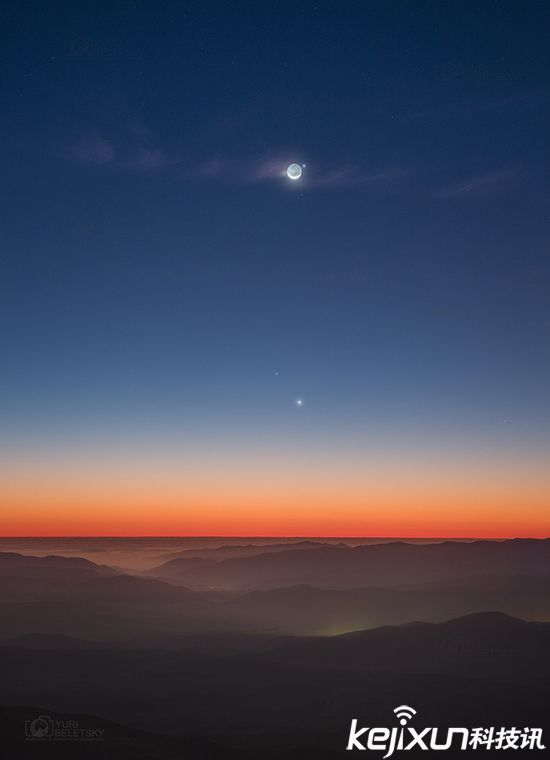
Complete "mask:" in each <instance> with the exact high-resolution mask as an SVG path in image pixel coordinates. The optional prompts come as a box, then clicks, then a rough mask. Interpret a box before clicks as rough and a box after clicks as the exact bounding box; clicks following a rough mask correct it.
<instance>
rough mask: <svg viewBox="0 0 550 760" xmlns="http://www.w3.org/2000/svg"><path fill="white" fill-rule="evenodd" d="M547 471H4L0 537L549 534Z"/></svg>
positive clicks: (549, 493)
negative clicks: (522, 474)
mask: <svg viewBox="0 0 550 760" xmlns="http://www.w3.org/2000/svg"><path fill="white" fill-rule="evenodd" d="M549 496H550V489H549V488H548V486H547V484H546V483H544V482H541V480H540V479H533V478H531V479H529V481H528V482H526V480H525V479H523V478H518V477H517V475H515V476H514V474H513V473H512V475H511V476H510V477H507V475H506V474H505V473H504V474H503V473H501V474H500V475H499V477H492V478H490V477H489V478H488V477H486V476H485V477H482V476H481V475H480V474H479V473H472V472H470V473H469V474H468V477H465V476H464V475H462V477H458V475H457V473H454V474H453V473H450V472H445V471H439V472H438V473H437V474H436V475H432V477H431V478H430V477H428V476H427V475H426V473H425V472H422V471H415V468H414V467H413V468H409V469H408V470H407V469H401V470H399V469H396V468H394V469H393V471H392V472H389V471H385V470H378V471H371V472H368V471H365V472H362V473H360V474H358V473H357V472H355V473H346V474H345V475H344V476H341V477H336V476H335V474H334V473H330V472H329V473H324V474H323V473H319V472H318V473H317V474H316V475H312V474H311V473H304V474H300V473H297V472H294V473H292V472H291V473H289V472H286V473H285V474H284V477H283V475H282V474H279V476H278V477H277V474H276V473H273V472H266V471H259V472H254V473H250V474H248V475H243V473H242V472H240V473H235V472H233V473H232V474H228V473H223V472H221V473H220V472H218V473H210V476H209V477H208V476H207V475H206V474H205V473H197V472H195V473H193V474H189V473H187V475H183V476H182V475H181V474H180V475H178V474H175V473H173V472H172V473H156V474H153V473H151V472H148V473H147V474H146V475H144V474H143V473H140V472H139V471H134V472H126V473H125V474H124V475H123V476H120V475H118V476H115V475H113V474H112V473H110V474H109V473H105V472H103V473H101V476H100V475H99V474H98V473H90V474H89V475H88V476H87V477H86V476H85V475H84V473H82V472H80V473H78V472H72V473H71V474H70V475H69V474H67V473H59V472H58V473H57V474H56V473H55V472H54V473H53V474H52V472H49V473H45V472H42V473H35V475H34V477H29V478H25V479H23V478H22V477H21V476H17V474H16V475H15V476H13V477H4V478H3V482H2V484H1V485H0V505H1V514H2V519H1V527H0V534H1V535H3V536H6V537H7V536H63V535H65V536H70V535H74V536H117V535H119V536H140V535H141V536H154V535H158V536H161V535H162V536H170V535H173V536H185V535H188V536H190V535H202V536H206V535H215V536H349V537H352V536H384V537H387V536H399V537H425V538H429V537H492V538H505V537H514V536H532V537H545V536H548V535H549V534H550V517H549V511H548V503H549Z"/></svg>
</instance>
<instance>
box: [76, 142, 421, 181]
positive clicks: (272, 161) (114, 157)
mask: <svg viewBox="0 0 550 760" xmlns="http://www.w3.org/2000/svg"><path fill="white" fill-rule="evenodd" d="M71 156H72V158H73V159H74V160H76V161H78V162H79V163H83V164H89V165H95V166H99V167H106V168H108V167H111V168H113V169H117V170H124V171H132V172H143V173H162V172H173V171H177V176H179V177H181V178H182V179H194V180H196V181H202V182H220V183H226V184H234V185H254V184H258V183H269V182H276V181H283V180H285V181H286V169H287V166H288V164H289V163H291V162H292V161H298V160H299V158H298V157H297V156H296V151H291V150H288V151H281V152H280V153H278V154H277V155H263V156H257V157H252V158H250V157H246V158H241V157H238V156H232V157H220V156H213V157H207V158H203V159H201V160H195V161H193V160H191V159H188V158H184V157H183V155H182V154H181V153H177V152H175V151H170V150H168V149H166V148H163V147H160V146H158V145H155V144H154V141H153V139H152V137H151V135H150V133H149V132H148V131H146V130H144V129H143V128H142V129H140V130H139V131H136V130H135V129H133V130H131V132H130V134H129V136H128V139H127V140H125V141H122V140H120V141H119V142H116V141H115V140H112V139H109V138H107V137H105V136H104V135H103V134H101V133H100V132H99V131H98V130H90V131H88V132H86V133H85V134H83V135H81V136H80V137H79V138H78V139H77V140H76V141H75V142H74V144H73V145H72V146H71ZM303 166H304V175H303V179H302V181H301V182H300V187H301V188H302V189H311V188H327V189H329V188H335V189H336V188H345V187H351V186H355V185H362V186H365V187H371V188H373V189H380V190H381V191H388V190H391V189H392V187H397V185H398V183H399V182H400V181H402V180H404V179H406V178H407V177H409V176H410V175H411V170H410V169H409V168H403V167H398V168H391V167H390V168H384V169H377V170H373V171H367V170H365V169H364V168H363V167H361V166H359V165H353V164H350V163H346V164H342V165H339V166H335V165H332V166H331V165H326V164H321V163H316V162H314V161H313V162H311V163H308V164H307V165H306V164H303Z"/></svg>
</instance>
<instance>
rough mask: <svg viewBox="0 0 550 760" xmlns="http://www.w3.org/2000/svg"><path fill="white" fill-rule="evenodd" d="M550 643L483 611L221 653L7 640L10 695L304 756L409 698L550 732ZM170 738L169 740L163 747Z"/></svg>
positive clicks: (381, 719) (4, 688)
mask: <svg viewBox="0 0 550 760" xmlns="http://www.w3.org/2000/svg"><path fill="white" fill-rule="evenodd" d="M549 643H550V626H549V625H547V624H537V623H528V622H523V621H519V620H514V619H510V618H509V617H507V616H503V615H500V614H495V613H486V614H482V615H472V616H469V617H468V618H462V619H460V620H451V621H448V622H446V623H442V624H437V625H430V624H425V623H416V624H411V625H407V626H402V627H395V628H393V627H385V628H380V629H376V630H372V631H365V632H361V633H354V634H349V635H346V636H339V637H334V638H332V639H317V638H304V639H298V640H294V641H288V640H287V641H285V642H282V643H280V644H279V645H278V646H275V647H271V648H270V649H266V650H264V651H260V650H250V651H242V650H240V651H238V650H235V651H230V649H229V648H225V649H224V648H223V647H222V646H219V647H218V651H217V653H216V651H208V652H200V651H196V650H189V651H183V652H175V651H167V650H160V649H133V650H124V649H116V650H115V649H107V650H72V651H71V652H70V656H69V655H68V654H67V653H66V652H62V651H55V650H50V651H37V650H30V649H27V648H25V649H17V648H10V647H0V672H2V679H0V702H4V703H7V701H8V700H11V702H16V703H21V702H22V699H23V697H25V698H26V700H27V703H28V704H39V705H42V706H43V707H42V708H41V712H42V711H43V710H48V711H55V712H58V713H59V712H61V713H63V712H66V711H67V710H70V711H71V712H73V713H78V714H80V715H82V714H85V715H89V714H94V715H101V716H102V717H103V718H105V719H108V720H109V721H114V722H115V723H116V724H121V723H122V724H126V725H128V726H133V727H134V728H136V729H137V728H138V727H139V728H140V729H145V730H147V731H155V732H161V733H173V734H179V735H180V736H184V737H191V736H194V737H196V744H195V745H193V750H192V754H191V757H207V756H208V755H207V754H201V752H203V753H204V752H210V751H214V750H213V748H218V749H219V748H223V751H225V755H224V754H222V755H221V757H232V756H233V753H234V756H235V757H247V752H252V751H255V752H256V754H255V755H254V754H252V755H251V757H257V756H258V753H261V756H262V757H271V756H272V755H271V754H270V753H273V756H274V757H284V758H293V760H294V758H301V757H309V756H310V755H309V752H310V751H311V748H316V749H317V750H318V751H319V752H320V753H322V752H329V753H330V752H335V753H337V754H338V756H342V757H345V755H344V754H343V753H344V752H345V750H344V747H345V739H346V735H347V731H348V730H349V725H350V721H351V718H352V717H359V718H360V719H361V720H362V721H363V722H364V724H365V725H382V726H384V725H389V726H391V725H394V721H395V716H394V715H393V708H394V707H396V706H397V705H399V704H403V703H405V704H409V705H412V706H413V707H414V708H415V709H417V710H418V715H417V716H416V718H415V721H416V724H417V725H418V726H422V725H441V726H445V725H459V726H460V725H465V726H479V725H498V726H500V725H510V726H513V725H520V726H523V725H531V726H541V727H543V728H545V730H546V729H547V728H548V714H547V704H548V700H549V699H550V682H549V668H550V664H549V663H548V657H547V651H548V645H549ZM132 730H133V729H128V734H131V733H132ZM18 731H20V729H18ZM20 735H21V734H20V733H19V736H20ZM178 741H179V740H178ZM165 746H166V745H165V744H164V743H163V742H162V741H160V740H159V742H158V744H157V749H158V750H159V751H160V749H164V747H165ZM168 746H169V747H170V746H172V745H168ZM177 746H178V747H179V746H180V745H177ZM189 746H190V745H189V744H185V743H183V744H181V747H182V748H186V747H187V748H188V749H189ZM264 748H265V752H264ZM73 749H74V748H73ZM190 751H191V750H190ZM193 753H197V754H193ZM239 753H240V754H239ZM80 756H81V755H80V754H79V755H78V757H80ZM82 756H84V757H85V755H82ZM120 756H121V757H122V758H124V755H123V754H122V753H121V755H120ZM150 756H151V757H155V755H148V754H144V757H150ZM318 756H321V757H322V754H321V755H318ZM130 757H132V755H130ZM161 757H162V755H161ZM183 757H184V758H185V757H186V755H185V754H183ZM411 757H414V755H411Z"/></svg>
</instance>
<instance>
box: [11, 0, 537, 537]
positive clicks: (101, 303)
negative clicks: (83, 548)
mask: <svg viewBox="0 0 550 760" xmlns="http://www.w3.org/2000/svg"><path fill="white" fill-rule="evenodd" d="M2 29H3V40H2V46H1V56H2V70H3V85H2V95H1V103H2V116H1V122H0V124H1V127H0V128H1V139H2V184H3V193H2V255H1V264H0V288H1V298H0V330H1V347H2V348H1V350H2V361H1V363H0V391H1V393H0V451H1V453H2V461H3V464H1V465H0V470H1V474H2V476H3V478H2V479H3V485H2V486H0V498H1V503H2V505H5V506H3V507H2V510H3V512H4V516H3V523H4V525H5V526H6V527H5V533H6V534H10V533H11V534H14V535H18V534H23V533H29V534H38V535H40V534H53V535H59V534H71V533H73V534H74V533H76V534H86V533H91V534H188V533H189V534H201V533H210V534H247V533H251V534H264V535H269V534H273V535H276V534H279V535H281V534H292V535H308V534H309V535H323V534H330V535H360V534H363V535H461V536H464V535H547V534H548V533H549V532H550V518H549V516H548V515H549V512H550V510H549V506H550V505H549V501H550V477H549V475H548V472H547V471H548V469H549V468H548V460H549V454H550V394H549V388H550V340H549V337H550V297H549V294H550V256H549V253H550V251H549V244H550V221H549V182H548V171H549V168H550V152H549V150H548V135H549V134H550V46H549V44H548V40H549V39H550V5H549V4H548V3H545V2H532V1H529V0H528V1H527V2H519V0H517V1H516V2H496V1H489V0H483V1H482V2H479V1H478V2H421V1H417V2H400V1H399V0H396V1H391V2H388V1H385V2H370V1H366V0H361V2H353V1H351V0H346V2H342V3H337V2H308V3H303V2H292V3H286V2H278V3H259V2H235V3H227V2H219V3H214V2H207V1H203V2H164V3H161V4H154V3H152V2H138V3H130V2H118V3H107V2H97V1H96V2H90V3H88V2H82V3H69V2H48V3H43V2H17V3H15V2H13V3H10V2H8V3H6V4H4V9H3V11H2ZM291 162H298V163H299V164H300V165H302V166H303V167H304V168H303V175H302V178H301V179H300V180H297V181H294V182H293V181H292V180H290V179H288V178H287V177H286V175H285V170H286V167H287V165H288V164H289V163H291Z"/></svg>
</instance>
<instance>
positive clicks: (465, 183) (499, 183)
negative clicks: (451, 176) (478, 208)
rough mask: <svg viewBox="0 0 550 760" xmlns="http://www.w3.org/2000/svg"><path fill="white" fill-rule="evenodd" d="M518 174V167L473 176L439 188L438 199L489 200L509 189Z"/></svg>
mask: <svg viewBox="0 0 550 760" xmlns="http://www.w3.org/2000/svg"><path fill="white" fill-rule="evenodd" d="M518 174H519V167H503V168H502V169H497V170H493V171H487V172H481V173H479V174H474V175H472V176H470V177H467V178H465V179H461V180H458V181H456V182H454V183H451V184H449V185H447V186H446V187H442V188H440V189H439V190H438V191H436V193H435V195H436V197H438V198H491V197H495V196H498V195H502V194H503V193H505V192H506V191H507V190H509V189H510V187H511V185H512V183H513V181H514V179H515V178H516V177H517V175H518Z"/></svg>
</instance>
